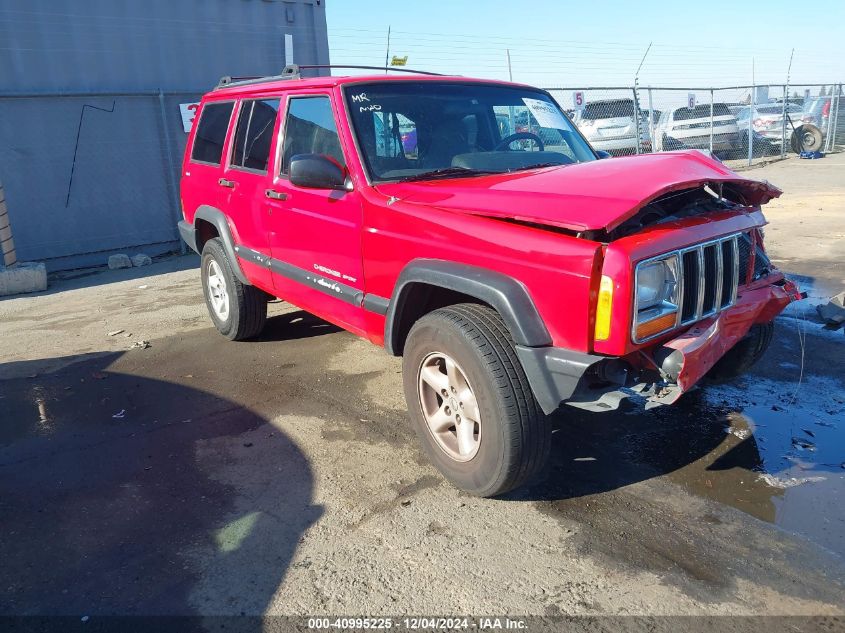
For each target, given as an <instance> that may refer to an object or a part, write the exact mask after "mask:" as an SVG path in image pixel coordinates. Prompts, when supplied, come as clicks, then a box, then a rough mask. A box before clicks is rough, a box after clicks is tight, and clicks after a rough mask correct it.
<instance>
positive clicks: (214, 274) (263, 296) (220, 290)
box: [200, 237, 268, 341]
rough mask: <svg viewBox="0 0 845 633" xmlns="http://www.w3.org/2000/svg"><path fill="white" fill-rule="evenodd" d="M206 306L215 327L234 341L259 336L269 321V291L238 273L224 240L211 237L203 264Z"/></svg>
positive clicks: (201, 266)
mask: <svg viewBox="0 0 845 633" xmlns="http://www.w3.org/2000/svg"><path fill="white" fill-rule="evenodd" d="M200 277H201V278H202V290H203V294H204V295H205V305H206V307H207V308H208V314H209V315H210V316H211V320H212V322H213V323H214V327H216V328H217V330H218V331H219V332H220V333H221V334H222V335H223V336H225V337H226V338H227V339H229V340H230V341H243V340H245V339H250V338H254V337H255V336H258V335H259V334H260V333H261V331H262V330H263V329H264V324H265V322H266V321H267V297H268V295H267V293H265V292H264V291H263V290H260V289H259V288H256V287H255V286H249V285H246V284H244V283H241V281H240V280H239V279H238V278H237V277H236V276H235V273H234V271H233V270H232V265H231V263H230V262H229V258H228V257H226V251H225V250H224V248H223V242H222V241H221V240H220V238H219V237H215V238H213V239H210V240H208V241H207V242H206V243H205V246H204V247H203V249H202V259H201V265H200Z"/></svg>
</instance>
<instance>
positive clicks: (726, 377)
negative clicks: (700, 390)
mask: <svg viewBox="0 0 845 633" xmlns="http://www.w3.org/2000/svg"><path fill="white" fill-rule="evenodd" d="M774 333H775V324H774V322H773V321H769V322H768V323H758V324H756V325H753V326H752V327H751V329H750V330H749V331H748V334H746V335H745V337H744V338H743V339H742V340H740V341H739V342H738V343H737V344H736V345H734V346H733V347H732V348H731V349H729V350H728V351H727V352H726V353H725V355H724V356H722V358H720V359H719V360H718V361H717V362H716V364H715V365H713V367H712V368H711V369H710V371H709V372H707V379H708V380H709V381H710V382H712V383H717V384H718V383H723V382H728V381H730V380H733V379H734V378H736V377H738V376H741V375H742V374H744V373H745V372H747V371H748V370H749V369H751V368H752V367H753V366H754V364H755V363H756V362H757V361H758V360H760V358H761V357H762V356H763V354H765V353H766V350H767V349H769V344H770V343H771V342H772V337H773V336H774Z"/></svg>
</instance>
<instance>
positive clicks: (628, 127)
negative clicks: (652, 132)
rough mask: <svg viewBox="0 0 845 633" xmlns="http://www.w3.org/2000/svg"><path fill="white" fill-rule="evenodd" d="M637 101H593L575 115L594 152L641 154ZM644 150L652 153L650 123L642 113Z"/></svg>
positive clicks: (575, 119)
mask: <svg viewBox="0 0 845 633" xmlns="http://www.w3.org/2000/svg"><path fill="white" fill-rule="evenodd" d="M635 112H636V109H635V107H634V100H633V99H608V100H605V101H591V102H590V103H587V104H586V105H584V107H583V108H582V109H581V110H578V111H577V112H576V113H575V116H574V118H573V121H574V122H575V125H577V126H578V129H579V130H581V133H582V134H583V135H584V136H585V137H586V138H587V140H588V141H590V145H592V146H593V149H596V150H601V151H605V152H609V153H610V154H614V155H616V156H627V155H629V154H636V153H637V120H636V114H635ZM640 148H641V151H643V152H650V151H651V137H650V136H649V133H648V120H647V119H646V118H645V116H644V115H643V113H642V112H640Z"/></svg>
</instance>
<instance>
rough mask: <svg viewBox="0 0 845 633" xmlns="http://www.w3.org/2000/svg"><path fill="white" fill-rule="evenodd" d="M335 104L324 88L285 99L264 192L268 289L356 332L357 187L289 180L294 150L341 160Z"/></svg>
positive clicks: (360, 289)
mask: <svg viewBox="0 0 845 633" xmlns="http://www.w3.org/2000/svg"><path fill="white" fill-rule="evenodd" d="M336 116H337V110H336V108H335V104H334V102H333V98H332V95H331V94H329V93H327V92H313V93H300V92H297V94H296V96H289V97H288V98H287V102H286V107H285V115H284V120H283V121H282V126H283V128H282V142H281V148H280V149H279V160H278V161H277V168H276V173H275V174H274V176H273V181H272V185H271V187H270V188H269V189H268V191H267V192H266V195H267V197H268V205H269V219H268V224H269V242H270V255H271V257H272V259H273V261H272V264H271V271H272V280H273V286H274V288H275V291H276V294H277V295H278V296H280V297H282V298H284V299H286V300H288V301H290V302H291V303H293V304H295V305H298V306H299V307H301V308H303V309H305V310H307V311H308V312H312V313H314V314H316V315H318V316H320V317H322V318H324V319H326V320H327V321H331V322H333V323H335V324H337V325H340V326H341V327H343V328H345V329H347V330H350V331H353V332H357V333H359V334H363V333H364V329H363V318H364V315H363V309H362V308H361V300H362V298H363V293H364V275H363V266H362V261H361V222H362V205H361V200H360V196H359V194H358V192H356V191H339V190H334V189H311V188H305V187H300V186H297V185H294V184H293V183H292V182H291V181H290V176H289V174H290V162H291V158H292V157H293V156H296V155H298V154H318V155H322V156H325V157H327V158H329V159H331V160H332V161H334V162H336V163H337V164H339V165H341V166H343V167H345V166H346V164H347V163H346V158H345V156H346V153H347V152H348V151H349V148H344V147H343V146H342V141H341V138H340V135H339V134H338V132H337V129H338V128H337V124H336Z"/></svg>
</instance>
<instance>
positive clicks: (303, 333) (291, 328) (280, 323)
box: [252, 310, 341, 343]
mask: <svg viewBox="0 0 845 633" xmlns="http://www.w3.org/2000/svg"><path fill="white" fill-rule="evenodd" d="M340 331H341V328H339V327H337V326H336V325H333V324H331V323H329V322H328V321H324V320H323V319H321V318H320V317H317V316H314V315H313V314H311V313H310V312H305V311H304V310H295V311H294V312H286V313H285V314H279V315H276V316H272V317H269V318H268V319H267V324H266V325H265V326H264V330H263V331H262V332H261V334H260V335H259V336H258V337H256V338H255V339H252V340H253V341H254V342H258V343H266V342H268V341H291V340H294V339H304V338H311V337H313V336H323V335H325V334H334V333H335V332H340Z"/></svg>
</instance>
